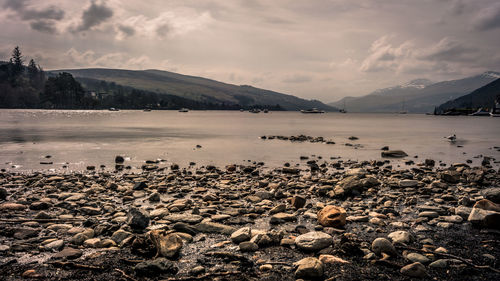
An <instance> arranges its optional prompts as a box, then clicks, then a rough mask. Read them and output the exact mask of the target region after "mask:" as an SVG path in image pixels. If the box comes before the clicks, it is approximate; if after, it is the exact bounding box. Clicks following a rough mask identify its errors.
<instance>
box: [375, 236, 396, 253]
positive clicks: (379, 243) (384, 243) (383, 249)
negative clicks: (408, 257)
mask: <svg viewBox="0 0 500 281" xmlns="http://www.w3.org/2000/svg"><path fill="white" fill-rule="evenodd" d="M372 251H373V252H374V253H375V254H377V255H380V254H381V253H386V254H389V255H391V256H392V255H396V248H394V245H392V243H391V242H390V241H389V240H387V239H385V238H382V237H379V238H377V239H375V240H373V242H372Z"/></svg>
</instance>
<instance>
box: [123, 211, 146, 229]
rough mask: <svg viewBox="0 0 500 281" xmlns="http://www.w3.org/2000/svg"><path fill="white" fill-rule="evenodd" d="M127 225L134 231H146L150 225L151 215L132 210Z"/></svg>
mask: <svg viewBox="0 0 500 281" xmlns="http://www.w3.org/2000/svg"><path fill="white" fill-rule="evenodd" d="M127 224H128V225H129V226H130V228H132V230H134V231H141V230H144V229H145V228H146V227H148V225H149V215H148V214H147V213H146V211H145V210H142V209H138V208H130V210H129V213H128V215H127Z"/></svg>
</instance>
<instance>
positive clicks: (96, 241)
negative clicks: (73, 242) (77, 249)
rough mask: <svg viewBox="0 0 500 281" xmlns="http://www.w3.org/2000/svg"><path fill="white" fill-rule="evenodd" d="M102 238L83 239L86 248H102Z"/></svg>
mask: <svg viewBox="0 0 500 281" xmlns="http://www.w3.org/2000/svg"><path fill="white" fill-rule="evenodd" d="M100 245H101V239H100V238H91V239H87V240H85V241H83V246H84V247H86V248H100Z"/></svg>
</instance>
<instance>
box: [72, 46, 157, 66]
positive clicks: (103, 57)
mask: <svg viewBox="0 0 500 281" xmlns="http://www.w3.org/2000/svg"><path fill="white" fill-rule="evenodd" d="M64 60H65V61H66V63H67V64H68V65H69V66H71V67H108V68H128V69H146V68H154V65H155V63H154V62H153V61H152V60H151V59H150V58H149V57H148V56H146V55H141V56H138V57H134V56H131V55H129V54H126V53H123V52H113V53H108V54H97V53H96V52H94V51H92V50H87V51H85V52H79V51H77V50H76V49H75V48H71V49H69V50H68V51H66V52H65V53H64Z"/></svg>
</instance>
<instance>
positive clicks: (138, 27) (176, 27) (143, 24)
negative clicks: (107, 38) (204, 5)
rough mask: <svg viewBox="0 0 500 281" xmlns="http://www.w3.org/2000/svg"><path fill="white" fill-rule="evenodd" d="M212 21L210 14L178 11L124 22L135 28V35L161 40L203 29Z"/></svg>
mask: <svg viewBox="0 0 500 281" xmlns="http://www.w3.org/2000/svg"><path fill="white" fill-rule="evenodd" d="M212 21H213V18H212V16H211V14H210V13H209V12H202V13H198V12H196V11H194V10H191V9H177V10H173V11H168V12H163V13H161V14H159V15H158V16H157V17H153V18H148V17H146V16H144V15H138V16H133V17H129V18H128V19H126V20H124V25H126V26H133V27H134V35H138V36H142V37H149V38H154V39H156V38H160V39H161V38H166V37H174V36H178V35H183V34H187V33H189V32H192V31H196V30H200V29H203V28H205V27H206V26H207V25H208V24H209V23H211V22H212ZM118 38H122V39H123V38H124V37H123V36H119V37H118Z"/></svg>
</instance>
